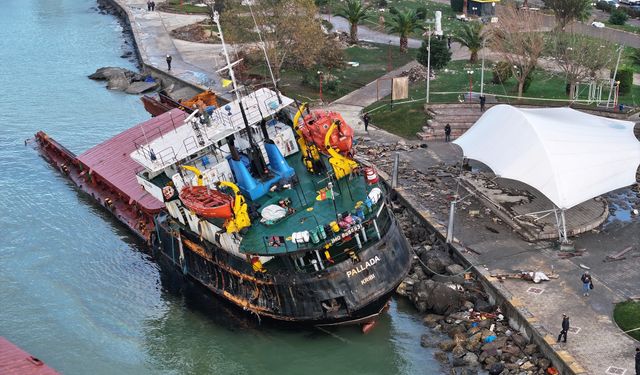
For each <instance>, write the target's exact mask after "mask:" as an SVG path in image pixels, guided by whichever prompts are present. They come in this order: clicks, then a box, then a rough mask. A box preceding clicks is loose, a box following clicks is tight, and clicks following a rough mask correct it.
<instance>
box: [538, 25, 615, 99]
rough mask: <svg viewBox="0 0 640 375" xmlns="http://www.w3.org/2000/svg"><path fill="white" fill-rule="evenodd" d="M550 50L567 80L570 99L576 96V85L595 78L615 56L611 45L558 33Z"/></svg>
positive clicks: (579, 35) (574, 35)
mask: <svg viewBox="0 0 640 375" xmlns="http://www.w3.org/2000/svg"><path fill="white" fill-rule="evenodd" d="M549 50H550V52H551V55H552V56H553V57H554V58H555V60H556V62H557V64H558V66H559V67H560V68H561V69H562V71H563V72H564V74H565V77H566V78H567V82H568V83H569V98H573V97H574V96H575V90H576V84H578V83H579V82H580V81H583V80H585V79H588V78H590V77H595V76H596V74H597V73H598V72H599V71H600V70H602V69H603V68H605V67H607V66H609V65H610V64H611V63H612V61H613V57H612V56H614V55H615V53H614V52H615V51H614V48H612V46H611V45H610V44H606V43H603V42H602V41H601V40H597V39H594V38H590V37H588V36H586V35H582V34H577V33H556V34H555V35H554V36H553V37H552V39H551V41H550V48H549Z"/></svg>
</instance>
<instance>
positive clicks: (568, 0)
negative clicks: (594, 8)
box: [543, 0, 592, 30]
mask: <svg viewBox="0 0 640 375" xmlns="http://www.w3.org/2000/svg"><path fill="white" fill-rule="evenodd" d="M543 2H544V5H545V6H546V7H547V8H549V9H551V10H553V13H554V14H555V15H556V22H557V23H558V25H557V28H558V29H560V30H564V28H565V27H566V26H567V25H568V24H569V23H571V22H573V21H575V20H578V21H584V20H586V19H587V18H589V15H590V14H591V3H592V1H591V0H543Z"/></svg>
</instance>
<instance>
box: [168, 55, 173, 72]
mask: <svg viewBox="0 0 640 375" xmlns="http://www.w3.org/2000/svg"><path fill="white" fill-rule="evenodd" d="M171 60H173V59H172V58H171V55H167V70H171Z"/></svg>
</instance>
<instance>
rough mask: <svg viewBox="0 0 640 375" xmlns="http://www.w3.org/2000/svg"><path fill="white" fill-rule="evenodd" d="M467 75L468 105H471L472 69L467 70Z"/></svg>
mask: <svg viewBox="0 0 640 375" xmlns="http://www.w3.org/2000/svg"><path fill="white" fill-rule="evenodd" d="M467 74H468V75H469V103H471V98H472V94H473V69H468V70H467Z"/></svg>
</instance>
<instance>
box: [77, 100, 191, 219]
mask: <svg viewBox="0 0 640 375" xmlns="http://www.w3.org/2000/svg"><path fill="white" fill-rule="evenodd" d="M187 115H188V114H187V113H185V112H183V111H181V110H180V109H177V108H176V109H172V110H171V111H169V112H166V113H163V114H161V115H160V116H157V117H154V118H152V119H150V120H148V121H145V122H143V123H141V124H138V125H136V126H134V127H132V128H130V129H128V130H125V131H123V132H122V133H120V134H118V135H116V136H114V137H113V138H111V139H109V140H107V141H104V142H102V143H100V144H99V145H97V146H95V147H93V148H91V149H89V150H87V151H85V152H84V153H82V154H81V155H79V156H78V160H79V161H80V162H82V163H83V164H85V165H86V166H87V167H88V168H89V169H90V171H91V173H92V174H97V175H99V176H100V177H101V178H102V179H104V180H106V181H108V182H109V183H110V184H111V185H112V186H113V187H115V188H116V189H118V190H119V191H120V192H121V193H123V194H124V195H126V196H127V197H128V198H129V204H131V203H133V202H137V203H138V205H139V206H140V207H141V208H143V209H144V210H147V211H151V212H153V211H157V210H160V209H161V208H163V207H164V203H163V202H160V201H159V200H157V199H156V198H154V197H153V196H152V195H151V194H149V193H147V192H146V191H145V190H144V189H142V187H141V186H140V184H138V181H137V180H136V172H138V171H139V170H141V169H142V167H141V166H140V165H139V164H138V163H136V162H135V161H134V160H133V159H131V157H130V154H131V153H132V152H133V151H135V150H136V148H137V147H140V145H143V144H146V143H148V140H150V139H155V138H157V137H160V135H163V134H166V133H168V132H170V131H174V130H175V128H177V127H178V126H180V125H182V122H183V121H184V119H185V118H186V117H187Z"/></svg>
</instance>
